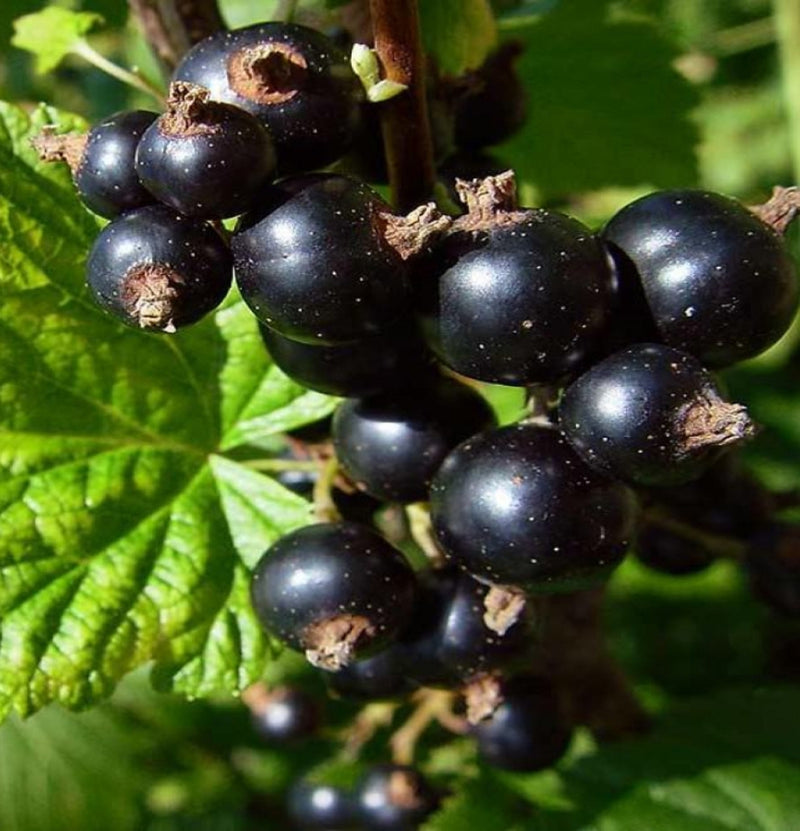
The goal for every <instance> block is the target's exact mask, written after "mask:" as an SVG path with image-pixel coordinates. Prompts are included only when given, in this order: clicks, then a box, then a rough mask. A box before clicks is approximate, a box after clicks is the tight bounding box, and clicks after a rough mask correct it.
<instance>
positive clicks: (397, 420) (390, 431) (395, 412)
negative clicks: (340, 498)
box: [333, 378, 495, 502]
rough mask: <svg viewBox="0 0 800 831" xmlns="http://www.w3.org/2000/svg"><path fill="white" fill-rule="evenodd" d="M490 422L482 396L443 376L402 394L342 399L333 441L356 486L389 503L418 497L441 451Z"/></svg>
mask: <svg viewBox="0 0 800 831" xmlns="http://www.w3.org/2000/svg"><path fill="white" fill-rule="evenodd" d="M494 424H495V419H494V414H493V413H492V409H491V407H490V406H489V404H488V403H487V401H486V399H485V398H484V397H483V396H482V395H480V394H479V393H477V392H475V391H474V390H472V389H470V388H469V387H467V386H464V385H463V384H459V383H458V382H457V381H453V380H451V379H449V378H441V379H438V380H437V381H436V382H435V383H433V384H429V385H426V386H424V387H421V388H417V389H412V390H409V391H407V392H406V393H401V392H392V393H385V394H382V395H376V396H372V397H370V398H351V399H348V400H347V401H344V402H342V403H341V404H340V405H339V407H338V408H337V409H336V413H335V414H334V417H333V443H334V447H335V448H336V455H337V457H338V459H339V461H340V462H341V464H342V467H343V468H344V470H345V472H346V473H347V475H348V476H349V477H350V478H351V479H352V480H353V482H355V483H356V485H357V486H358V487H359V488H361V489H362V490H364V491H366V492H367V493H369V494H371V495H372V496H374V497H376V498H378V499H382V500H385V501H387V502H420V501H422V500H426V499H427V498H428V489H429V487H430V483H431V480H432V479H433V476H434V474H435V473H436V471H437V470H438V469H439V466H440V465H441V463H442V462H443V461H444V458H445V456H447V454H448V453H449V452H450V451H451V450H452V449H453V448H454V447H455V446H456V445H457V444H459V443H460V442H462V441H464V439H467V438H469V437H470V436H472V435H474V434H475V433H478V432H480V431H481V430H484V429H488V428H489V427H492V426H494Z"/></svg>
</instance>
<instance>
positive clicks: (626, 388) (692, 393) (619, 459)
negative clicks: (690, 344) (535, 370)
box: [558, 344, 753, 485]
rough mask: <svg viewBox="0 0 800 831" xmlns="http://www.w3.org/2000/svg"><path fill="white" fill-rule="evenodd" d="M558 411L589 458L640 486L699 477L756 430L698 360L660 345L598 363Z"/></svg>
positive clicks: (569, 392)
mask: <svg viewBox="0 0 800 831" xmlns="http://www.w3.org/2000/svg"><path fill="white" fill-rule="evenodd" d="M558 412H559V424H560V426H561V429H562V430H563V431H564V434H565V435H566V436H567V438H568V439H569V441H570V443H571V444H572V445H573V447H574V448H575V450H576V451H577V452H578V454H579V455H580V456H581V457H582V458H583V460H584V461H585V462H586V463H587V464H589V465H591V466H592V467H593V468H595V469H597V470H600V471H603V472H605V473H607V474H608V475H610V476H613V477H615V478H617V479H620V480H622V481H625V482H630V483H635V484H638V485H675V484H680V483H682V482H687V481H689V480H691V479H693V478H697V477H698V476H700V474H701V473H702V472H703V471H704V470H706V469H707V468H708V467H709V466H710V465H711V464H712V463H713V462H714V461H715V460H716V459H717V458H718V457H719V455H720V452H721V449H722V448H723V447H726V446H731V445H734V444H736V443H739V442H741V441H742V440H744V439H745V438H747V437H748V436H749V435H751V434H752V431H753V425H752V422H751V421H750V420H749V418H748V417H747V413H746V410H745V409H744V407H742V406H740V405H734V404H729V403H727V402H725V401H724V400H723V399H722V397H721V394H720V392H719V390H718V388H717V386H716V383H715V381H714V379H713V377H712V376H711V374H710V373H709V372H708V371H707V370H705V369H704V368H703V367H702V366H701V365H700V363H699V362H698V361H697V360H696V359H695V358H693V357H692V356H691V355H688V354H687V353H685V352H680V351H678V350H677V349H672V348H671V347H669V346H663V345H660V344H637V345H636V346H630V347H628V348H627V349H623V350H622V351H620V352H617V353H615V354H614V355H611V356H610V357H608V358H606V359H605V360H603V361H601V362H600V363H599V364H596V365H595V366H593V367H592V368H591V369H590V370H589V371H588V372H587V373H585V374H584V375H582V376H581V377H580V378H578V380H577V381H575V382H573V383H572V384H571V385H570V386H569V387H568V388H567V390H566V392H565V393H564V397H563V399H562V401H561V404H560V405H559V411H558Z"/></svg>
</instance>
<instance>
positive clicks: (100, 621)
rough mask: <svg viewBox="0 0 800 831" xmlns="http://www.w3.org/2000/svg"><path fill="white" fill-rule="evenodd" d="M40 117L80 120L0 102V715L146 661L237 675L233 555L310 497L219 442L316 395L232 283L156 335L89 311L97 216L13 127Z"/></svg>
mask: <svg viewBox="0 0 800 831" xmlns="http://www.w3.org/2000/svg"><path fill="white" fill-rule="evenodd" d="M51 123H52V124H57V125H58V128H59V129H61V130H70V129H75V128H78V127H80V126H81V125H80V124H79V122H78V121H77V120H76V119H74V118H72V117H70V116H68V115H65V114H63V113H59V112H56V111H54V110H52V109H50V108H47V107H40V108H39V109H37V110H35V111H34V112H33V113H32V114H31V115H26V114H25V113H24V112H23V111H21V110H19V109H16V108H14V107H11V106H8V105H3V106H2V108H0V192H2V195H1V196H0V251H2V254H0V257H2V259H1V260H0V292H1V293H2V296H3V303H2V307H1V308H0V354H2V359H0V616H1V617H2V620H3V623H2V637H1V638H0V714H5V713H6V712H8V710H9V709H12V708H13V709H16V710H17V711H18V712H19V713H21V714H23V715H24V714H28V713H31V712H33V711H35V710H37V709H38V708H40V707H41V706H43V705H45V704H47V703H48V702H50V701H54V700H57V701H60V702H61V703H63V704H65V705H68V706H70V707H81V706H85V705H87V704H89V703H90V702H92V701H95V700H97V699H98V698H100V697H102V696H105V695H107V694H109V693H110V692H111V690H112V689H113V687H114V686H115V684H116V682H117V681H118V680H119V678H120V677H122V675H124V674H125V673H126V672H128V671H130V670H131V669H133V668H135V667H136V666H138V665H140V664H143V663H147V662H154V678H155V679H156V680H157V682H158V684H159V686H161V687H165V688H172V689H176V690H181V691H182V692H184V693H186V694H187V695H192V696H196V695H205V694H209V693H211V692H215V691H225V690H227V691H230V692H233V691H237V690H239V689H241V688H242V687H244V686H246V685H247V684H248V683H250V682H252V681H253V680H254V679H255V678H256V677H257V676H258V674H259V672H260V670H261V668H262V666H263V661H264V656H265V650H266V649H267V643H266V641H265V639H264V636H263V635H262V634H261V633H260V631H259V627H258V625H257V624H256V622H255V619H254V617H253V615H252V612H251V610H250V607H249V606H250V604H249V600H248V597H247V584H248V579H249V567H250V566H252V565H253V563H254V561H255V559H256V558H257V557H258V555H260V553H262V551H263V550H264V548H265V547H266V546H267V545H268V544H269V543H270V542H272V541H274V540H275V539H276V538H277V537H278V536H279V535H280V534H282V533H285V532H286V531H288V530H291V529H293V528H295V527H297V526H300V525H303V524H305V523H306V522H307V521H308V506H307V503H306V502H305V501H303V500H302V499H300V498H299V497H297V496H295V495H294V494H292V493H290V492H289V491H286V490H285V489H284V488H282V487H281V486H280V485H277V484H276V483H275V482H273V481H272V480H271V479H268V478H267V477H265V476H262V475H261V474H259V473H256V472H254V471H253V470H252V469H250V468H248V467H246V466H244V465H242V464H240V463H238V462H236V461H233V460H232V459H230V458H228V457H227V456H226V455H225V454H226V453H227V452H228V451H231V450H233V449H234V448H238V447H241V446H243V445H252V446H258V445H259V444H263V443H264V442H265V441H268V439H269V437H270V436H272V435H273V434H275V433H276V432H280V431H282V430H285V429H289V428H291V427H293V426H296V425H298V424H302V423H304V422H306V421H308V420H312V419H314V418H317V417H321V416H323V415H325V414H326V413H327V412H328V411H329V410H330V407H331V400H329V399H327V398H326V397H324V396H322V395H319V394H317V393H309V392H306V391H305V390H304V389H303V388H302V387H299V386H298V385H296V384H295V383H294V382H291V381H289V380H288V379H287V378H286V376H284V375H283V374H282V373H281V372H280V371H279V370H278V369H277V368H275V367H273V366H271V365H270V364H269V363H268V361H267V359H266V357H265V353H264V351H263V349H262V348H261V347H260V342H259V336H258V331H257V328H256V324H255V322H254V321H252V320H251V316H250V315H249V313H248V312H247V310H246V309H244V307H243V304H242V303H241V302H240V301H239V300H238V299H237V298H235V297H231V298H229V301H228V303H227V304H226V305H225V306H224V307H223V308H222V309H221V310H220V311H219V312H218V313H217V314H216V316H215V317H214V319H213V320H209V321H207V322H205V323H203V324H201V325H199V326H197V327H195V328H193V329H192V330H191V331H190V332H187V333H185V334H180V335H178V336H176V337H172V338H160V337H152V336H148V335H146V334H144V333H141V332H138V331H134V330H130V331H128V330H123V328H122V327H120V326H119V325H117V324H115V323H114V322H112V321H111V320H110V319H109V318H107V317H106V316H105V315H103V314H102V312H101V311H100V310H98V309H96V308H95V306H94V304H93V303H92V302H91V300H90V298H89V297H88V296H87V295H86V294H85V291H84V274H83V269H84V261H85V256H86V251H87V249H88V247H89V245H90V244H91V241H92V239H93V237H94V236H95V235H96V233H97V230H98V225H97V222H96V221H95V220H94V219H93V218H91V217H90V215H89V214H88V213H86V212H85V211H83V210H82V209H80V208H79V206H78V205H77V203H76V201H75V197H74V193H73V190H72V185H71V182H70V181H69V178H68V175H67V174H66V173H65V172H64V171H62V170H59V169H57V168H56V167H55V166H52V165H50V166H43V165H41V164H40V163H39V162H38V161H36V160H35V156H34V152H33V150H32V149H31V148H30V147H29V145H28V140H29V138H30V137H31V136H32V135H34V134H36V133H39V132H41V129H42V127H43V126H44V125H46V124H51ZM55 416H57V417H55ZM234 541H235V542H234Z"/></svg>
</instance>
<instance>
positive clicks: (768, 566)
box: [744, 522, 800, 618]
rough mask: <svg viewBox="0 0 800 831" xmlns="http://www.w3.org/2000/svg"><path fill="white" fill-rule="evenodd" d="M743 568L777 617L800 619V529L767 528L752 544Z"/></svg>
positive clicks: (781, 525)
mask: <svg viewBox="0 0 800 831" xmlns="http://www.w3.org/2000/svg"><path fill="white" fill-rule="evenodd" d="M744 564H745V568H746V571H747V574H748V576H749V578H750V586H751V588H752V590H753V594H755V596H756V597H758V599H759V600H761V601H763V602H764V603H766V604H767V605H768V606H769V607H770V608H771V609H773V610H774V611H776V612H778V614H781V615H784V616H786V617H792V618H800V526H798V525H788V524H786V523H779V522H775V523H772V524H770V525H768V526H766V527H765V528H764V529H762V531H761V532H759V533H758V534H757V535H756V536H755V537H753V539H752V540H751V542H750V545H749V547H748V551H747V555H746V557H745V563H744Z"/></svg>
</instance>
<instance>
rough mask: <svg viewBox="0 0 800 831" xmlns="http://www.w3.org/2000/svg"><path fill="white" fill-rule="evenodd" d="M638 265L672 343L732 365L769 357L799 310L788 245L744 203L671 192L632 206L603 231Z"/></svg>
mask: <svg viewBox="0 0 800 831" xmlns="http://www.w3.org/2000/svg"><path fill="white" fill-rule="evenodd" d="M603 237H604V238H605V240H606V241H607V242H608V243H609V244H611V245H613V246H615V247H616V248H617V249H619V251H620V252H621V253H622V254H623V255H624V256H625V257H626V258H627V259H628V260H629V261H630V262H631V263H632V264H633V266H634V267H635V269H636V271H637V272H638V275H639V278H640V280H641V282H642V286H643V287H644V292H645V295H646V297H647V302H648V305H649V307H650V311H651V313H652V315H653V318H654V320H655V324H656V326H657V328H658V331H659V333H660V335H661V338H662V339H663V340H664V342H665V343H667V344H669V345H670V346H674V347H676V348H678V349H681V350H684V351H685V352H689V353H691V354H692V355H695V356H696V357H697V358H698V359H699V360H700V361H701V362H702V363H703V364H705V365H706V366H712V367H723V366H729V365H730V364H734V363H736V362H737V361H741V360H744V359H745V358H750V357H752V356H753V355H758V354H759V353H760V352H763V351H764V350H765V349H766V348H767V347H768V346H770V345H772V344H773V343H775V341H777V340H778V338H780V337H781V335H782V334H783V333H784V332H785V331H786V330H787V329H788V328H789V324H790V323H791V321H792V318H793V317H794V314H795V311H796V309H797V303H798V285H797V276H796V271H795V267H794V264H793V263H792V260H791V258H790V257H789V255H788V253H787V251H786V250H785V248H784V245H783V243H782V240H781V238H780V237H779V236H778V234H776V233H775V232H774V231H773V230H772V229H771V228H770V227H768V226H767V225H766V224H764V223H763V222H762V221H761V220H760V219H758V218H757V217H756V216H755V215H754V214H753V213H751V212H750V211H749V210H748V209H747V208H745V207H744V206H743V205H741V204H740V203H738V202H736V201H734V200H732V199H729V198H727V197H725V196H721V195H719V194H716V193H707V192H703V191H691V190H688V191H662V192H658V193H653V194H650V195H649V196H645V197H642V198H641V199H639V200H637V201H636V202H633V203H631V204H630V205H628V206H627V207H625V208H623V209H622V210H621V211H620V212H619V213H618V214H617V215H616V216H614V217H613V218H612V219H611V221H610V222H609V223H608V225H607V226H606V228H605V230H604V231H603Z"/></svg>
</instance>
